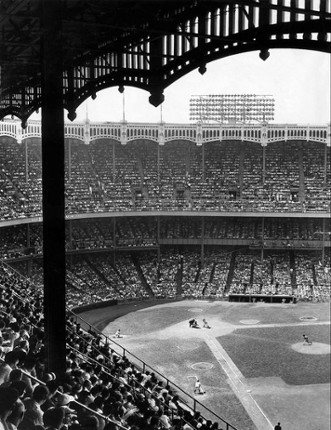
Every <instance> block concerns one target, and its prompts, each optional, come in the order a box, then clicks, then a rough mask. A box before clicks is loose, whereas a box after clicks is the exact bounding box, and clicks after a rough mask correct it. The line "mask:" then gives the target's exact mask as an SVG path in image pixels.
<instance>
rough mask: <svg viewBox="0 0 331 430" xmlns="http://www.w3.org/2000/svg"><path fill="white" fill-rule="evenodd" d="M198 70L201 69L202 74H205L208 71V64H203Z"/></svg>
mask: <svg viewBox="0 0 331 430" xmlns="http://www.w3.org/2000/svg"><path fill="white" fill-rule="evenodd" d="M198 71H199V73H200V75H204V74H205V73H206V72H207V67H206V64H201V66H200V67H199V69H198Z"/></svg>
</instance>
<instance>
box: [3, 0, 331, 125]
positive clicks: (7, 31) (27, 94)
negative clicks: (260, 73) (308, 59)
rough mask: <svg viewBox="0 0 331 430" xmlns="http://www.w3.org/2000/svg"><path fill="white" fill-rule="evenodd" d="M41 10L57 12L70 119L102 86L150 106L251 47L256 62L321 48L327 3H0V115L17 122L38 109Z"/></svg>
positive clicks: (329, 47) (326, 42) (328, 47)
mask: <svg viewBox="0 0 331 430" xmlns="http://www.w3.org/2000/svg"><path fill="white" fill-rule="evenodd" d="M54 5H55V6H54ZM51 7H57V8H58V9H57V11H58V13H57V14H56V15H55V13H53V16H54V27H53V31H54V29H55V31H54V38H55V36H57V37H59V42H60V43H61V44H62V47H63V52H62V53H61V55H62V57H63V61H62V64H63V70H62V74H63V76H62V79H63V88H64V91H63V94H64V100H63V106H64V107H65V108H66V109H67V110H68V111H69V115H68V116H69V118H70V119H74V117H75V110H76V108H77V107H78V106H79V105H80V104H81V103H82V101H84V100H85V99H87V98H88V97H90V96H92V97H94V96H95V94H96V93H97V92H98V91H99V90H101V89H104V88H107V87H112V86H118V87H119V89H120V91H121V90H122V88H123V86H126V85H130V86H134V87H138V88H142V89H145V90H147V91H149V92H150V93H151V97H150V102H151V103H152V104H153V105H155V106H157V105H159V104H160V103H161V102H162V101H163V90H164V89H165V88H166V87H167V86H169V85H170V84H171V83H172V82H174V81H176V80H177V79H179V78H180V77H181V76H183V75H185V74H187V73H188V72H190V71H191V70H193V69H196V68H199V71H200V72H201V73H203V72H204V70H205V65H206V63H208V62H209V61H212V60H215V59H218V58H223V57H226V56H229V55H233V54H235V53H241V52H247V51H252V50H259V51H260V56H261V58H262V59H266V58H267V57H268V49H270V48H282V47H284V48H302V49H311V50H317V51H322V52H331V42H330V36H328V34H327V31H329V32H330V19H331V7H330V0H317V1H315V0H305V1H296V0H294V1H293V0H291V1H284V0H273V1H271V0H263V1H261V0H237V1H233V0H232V1H229V0H228V1H226V0H218V1H216V0H204V1H202V0H186V1H169V0H168V1H163V0H157V1H153V0H149V1H147V0H144V1H131V0H128V1H126V0H59V1H57V0H56V1H55V0H51V1H47V0H19V1H17V0H16V1H12V0H1V1H0V46H1V49H0V64H1V73H0V118H2V117H4V116H5V115H8V114H13V115H16V116H17V117H19V118H21V119H22V121H23V122H25V121H26V119H27V118H28V117H29V116H30V115H31V113H32V112H33V111H35V110H37V109H38V108H40V107H42V97H41V94H42V74H43V64H44V62H45V61H46V60H45V55H44V52H43V36H44V34H45V31H46V29H47V28H48V23H47V18H45V10H46V9H50V8H51ZM55 10H56V9H55ZM55 17H57V18H59V19H58V20H56V19H55ZM328 24H329V26H328ZM53 55H57V52H56V50H54V52H53Z"/></svg>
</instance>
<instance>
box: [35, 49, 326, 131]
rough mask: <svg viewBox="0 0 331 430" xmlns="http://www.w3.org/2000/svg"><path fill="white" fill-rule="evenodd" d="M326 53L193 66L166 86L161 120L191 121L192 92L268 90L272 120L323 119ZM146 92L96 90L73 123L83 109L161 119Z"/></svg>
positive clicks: (243, 57) (109, 116)
mask: <svg viewBox="0 0 331 430" xmlns="http://www.w3.org/2000/svg"><path fill="white" fill-rule="evenodd" d="M330 58H331V56H330V55H329V54H326V53H321V52H315V51H308V50H293V49H274V50H270V57H269V58H268V59H267V60H266V61H263V60H261V59H260V58H259V52H258V51H254V52H250V53H244V54H237V55H234V56H231V57H227V58H224V59H221V60H216V61H213V62H210V63H208V64H207V71H206V73H205V74H204V75H201V74H200V73H199V72H198V70H197V69H195V70H194V71H192V72H191V73H189V74H187V75H186V76H184V77H182V78H180V79H179V80H178V81H176V82H175V83H173V84H172V85H170V86H169V87H168V88H166V89H165V91H164V96H165V101H164V102H163V103H162V120H163V122H166V123H190V122H192V121H190V119H189V101H190V98H191V96H192V95H209V94H257V95H260V94H268V95H272V96H273V97H274V99H275V118H274V120H273V121H272V123H275V124H284V123H291V124H293V123H297V124H327V123H329V122H330V92H331V88H330ZM149 95H150V94H149V93H148V92H147V91H144V90H140V89H136V88H133V87H125V91H124V95H122V94H120V93H119V91H118V87H114V88H109V89H106V90H103V91H100V92H99V93H97V98H96V99H95V100H92V99H88V100H87V102H84V103H83V104H82V105H80V107H79V108H78V109H77V118H76V120H75V121H74V122H81V121H84V120H85V118H86V112H87V113H88V117H89V119H90V121H91V122H104V121H111V122H118V121H121V120H123V110H124V112H125V119H126V121H128V122H144V123H149V122H150V123H156V122H160V121H161V108H160V107H157V108H155V107H154V106H152V105H151V104H150V103H149V101H148V98H149ZM123 101H124V106H125V109H123ZM86 104H87V108H86ZM66 114H67V112H66ZM31 119H34V117H31Z"/></svg>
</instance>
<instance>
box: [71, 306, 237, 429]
mask: <svg viewBox="0 0 331 430" xmlns="http://www.w3.org/2000/svg"><path fill="white" fill-rule="evenodd" d="M70 314H71V315H72V316H73V317H74V318H76V322H77V321H78V320H79V321H80V322H81V323H82V324H81V327H84V326H85V329H87V331H94V332H95V333H97V334H98V335H100V336H101V337H102V338H103V339H104V342H105V344H111V345H112V349H113V350H114V351H115V352H116V353H117V354H120V355H121V356H123V357H127V358H128V359H129V361H130V362H131V363H132V364H133V365H134V366H136V367H137V368H139V369H141V371H142V372H145V371H147V370H148V371H151V372H153V373H154V374H156V375H157V376H158V378H160V380H161V381H163V382H165V383H166V385H169V386H170V387H172V389H173V390H174V391H176V392H177V393H180V394H179V395H180V398H181V399H182V400H184V402H185V404H186V406H187V407H188V408H189V409H190V410H191V411H192V412H193V413H195V412H197V411H199V412H200V413H201V415H202V416H203V417H204V418H207V419H211V420H213V421H218V422H219V423H220V424H222V425H223V426H225V429H224V430H237V429H236V427H234V426H233V425H231V424H230V423H228V422H227V421H226V420H225V419H224V418H222V417H221V416H219V415H218V414H216V413H215V412H213V411H212V410H211V409H209V408H208V407H207V406H205V405H203V404H202V403H200V402H199V401H198V400H196V399H195V398H194V397H192V396H191V395H190V394H188V393H187V392H186V391H184V390H183V389H182V388H181V387H179V386H178V385H177V384H176V383H175V382H173V381H171V380H170V379H169V378H167V377H166V376H164V375H163V374H162V373H160V372H159V371H158V370H156V369H154V368H153V367H152V366H149V365H148V364H147V363H146V362H145V361H143V360H142V359H140V358H139V357H137V356H136V355H135V354H132V353H131V352H130V351H128V350H127V349H126V348H124V347H123V346H122V345H120V344H118V343H117V342H115V341H114V340H112V339H110V338H109V337H108V336H106V335H105V334H104V333H102V332H101V331H100V330H98V329H96V328H95V327H94V326H93V325H91V324H90V323H89V322H87V321H86V320H84V319H83V318H82V317H81V316H79V315H77V314H75V313H74V312H72V311H70Z"/></svg>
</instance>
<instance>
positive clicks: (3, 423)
mask: <svg viewBox="0 0 331 430" xmlns="http://www.w3.org/2000/svg"><path fill="white" fill-rule="evenodd" d="M17 400H18V392H17V390H14V389H13V388H9V387H7V388H0V430H8V428H9V425H8V417H9V416H10V414H11V413H12V411H13V409H14V406H15V403H16V402H17Z"/></svg>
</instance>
